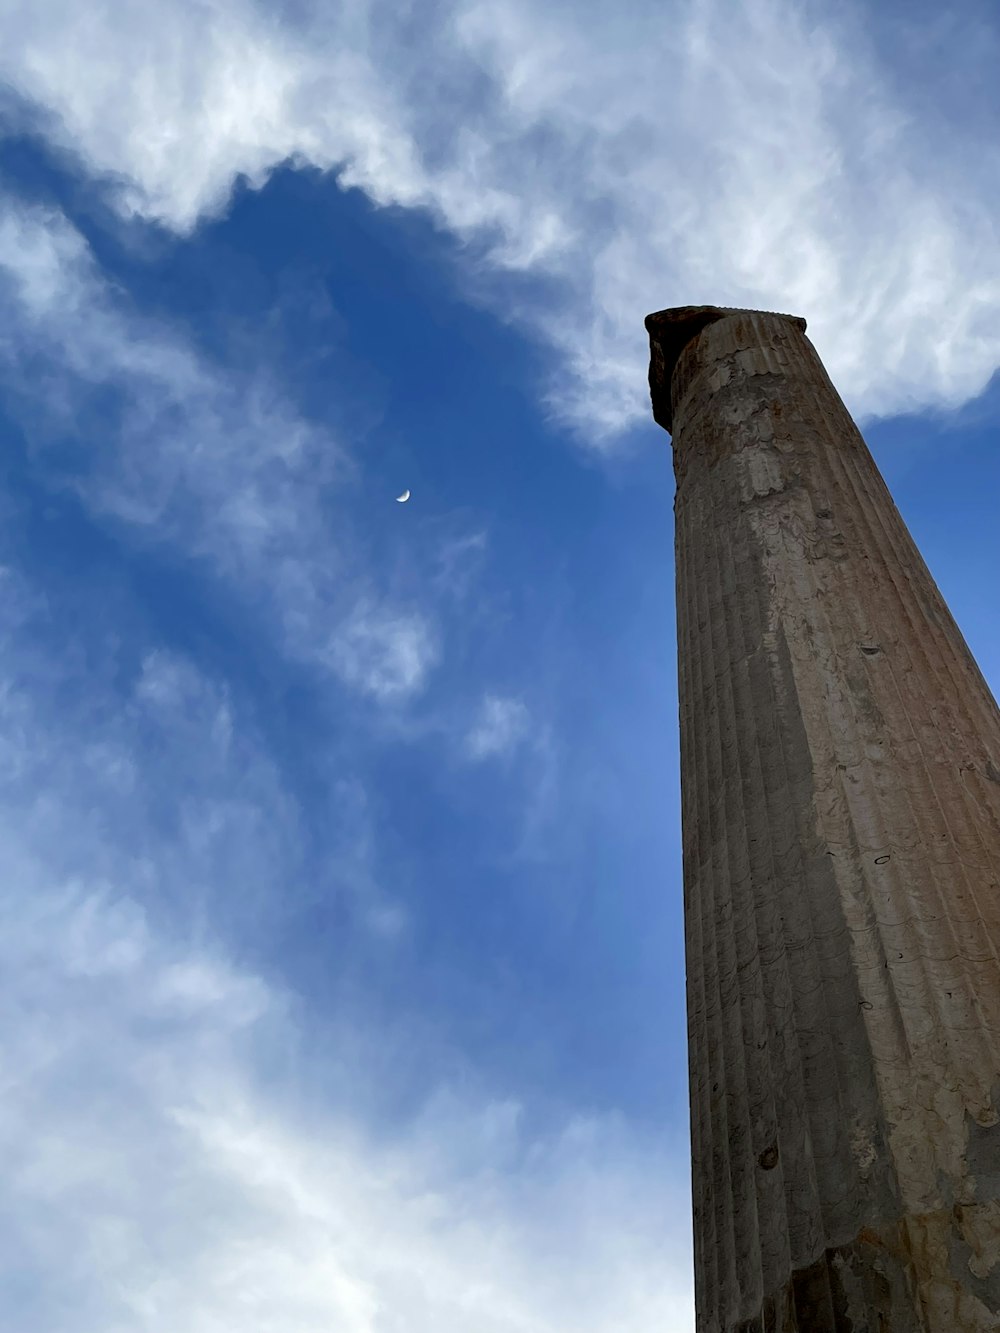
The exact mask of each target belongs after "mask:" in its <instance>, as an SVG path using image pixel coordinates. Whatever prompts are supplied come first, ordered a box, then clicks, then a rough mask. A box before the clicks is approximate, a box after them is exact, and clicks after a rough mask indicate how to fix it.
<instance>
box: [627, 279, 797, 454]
mask: <svg viewBox="0 0 1000 1333" xmlns="http://www.w3.org/2000/svg"><path fill="white" fill-rule="evenodd" d="M730 315H776V316H777V318H778V319H787V320H788V321H789V322H790V323H791V324H794V325H795V327H796V328H797V329H798V330H799V332H800V333H805V331H806V322H805V320H804V319H803V318H802V316H801V315H783V314H781V313H780V312H778V311H777V310H744V309H741V308H740V307H738V306H722V305H678V306H673V307H671V309H669V310H657V311H655V312H654V313H653V314H651V315H647V316H646V320H645V324H646V331H647V332H648V333H649V392H650V397H651V398H652V400H653V420H654V421H655V422H657V424H658V425H660V426H662V427H663V429H664V430H666V431H670V432H671V433H673V432H672V427H673V418H672V413H671V404H670V381H671V378H672V376H673V373H674V367H675V366H676V365H677V359H678V357H679V356H680V354H681V352H683V350H684V348H685V347H686V346H687V344H688V343H689V342H690V341H691V340H692V338H696V337H697V336H698V334H699V333H701V331H702V329H704V328H706V327H707V325H709V324H714V323H715V321H716V320H719V319H728V318H729V316H730Z"/></svg>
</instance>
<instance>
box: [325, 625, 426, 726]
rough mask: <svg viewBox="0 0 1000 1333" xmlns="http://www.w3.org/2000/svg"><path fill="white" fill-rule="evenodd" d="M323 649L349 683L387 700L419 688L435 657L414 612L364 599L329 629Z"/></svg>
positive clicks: (406, 696) (408, 693) (404, 695)
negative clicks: (331, 631)
mask: <svg viewBox="0 0 1000 1333" xmlns="http://www.w3.org/2000/svg"><path fill="white" fill-rule="evenodd" d="M328 651H329V656H330V660H331V662H332V664H333V666H334V668H335V670H336V671H337V672H338V674H339V675H340V676H341V677H342V678H343V679H344V680H345V681H346V682H347V683H348V684H349V685H353V686H355V687H356V688H358V689H360V690H363V691H364V692H365V693H366V694H369V695H371V696H372V697H373V698H375V699H378V700H380V701H382V702H386V703H393V702H396V701H400V700H404V699H407V698H409V697H410V695H412V694H414V693H415V692H417V691H418V690H420V689H421V688H422V687H423V684H424V681H425V680H426V678H427V674H428V672H429V671H430V669H431V667H432V666H433V665H434V663H435V662H436V661H437V657H438V646H437V642H436V641H435V639H434V637H433V635H432V634H431V631H430V629H429V627H428V625H427V622H426V620H425V619H424V617H423V616H422V615H421V614H420V613H419V612H416V611H399V610H392V609H390V608H389V607H386V606H373V605H372V604H371V603H369V602H368V601H366V600H364V599H362V600H361V601H360V602H359V603H358V604H357V605H356V606H355V608H354V610H353V611H352V612H351V614H350V616H349V617H348V618H347V619H346V620H345V621H344V623H343V625H341V627H340V628H339V629H338V631H337V632H336V634H334V636H333V638H332V639H331V641H330V645H329V649H328Z"/></svg>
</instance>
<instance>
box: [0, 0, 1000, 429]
mask: <svg viewBox="0 0 1000 1333" xmlns="http://www.w3.org/2000/svg"><path fill="white" fill-rule="evenodd" d="M7 8H8V13H7V16H6V26H5V37H6V40H5V43H4V51H3V54H2V57H0V59H2V61H3V63H4V67H5V73H6V77H7V79H8V80H9V82H10V83H11V85H12V86H13V87H15V88H16V89H18V90H19V91H20V92H21V93H22V94H23V96H25V97H26V98H28V99H31V100H33V101H34V102H35V103H37V104H38V105H39V106H41V107H43V108H45V110H46V111H47V113H48V114H49V116H50V120H49V122H48V127H49V132H50V133H51V134H52V135H53V136H54V137H55V138H57V139H58V140H60V141H61V142H63V143H64V144H66V145H68V146H70V147H71V148H73V149H75V150H76V151H78V152H80V153H81V154H82V155H83V157H84V158H85V159H86V160H87V161H88V162H89V163H90V165H91V167H92V168H93V169H94V170H97V171H99V172H104V173H112V174H113V175H114V177H115V178H116V179H117V180H119V181H120V183H121V184H120V193H119V198H120V201H121V207H122V208H123V209H125V210H126V211H134V212H139V213H142V214H143V215H145V216H147V217H152V218H156V219H158V220H160V221H162V222H164V223H165V224H166V225H168V226H171V227H174V228H176V229H179V230H182V231H183V230H185V229H188V228H190V227H192V226H193V225H195V223H196V222H197V219H198V218H199V217H200V216H201V215H202V214H204V213H205V212H210V211H213V210H218V209H219V208H221V207H223V206H224V203H225V200H226V198H227V196H228V193H229V191H230V189H231V188H232V184H233V182H234V180H235V179H236V177H237V175H239V174H241V173H243V174H245V175H246V176H247V177H248V178H249V179H250V180H251V181H253V182H256V183H260V182H261V181H262V180H263V179H264V178H265V177H266V174H267V171H268V169H269V168H271V167H273V166H274V165H275V164H276V163H278V162H280V161H282V160H286V159H293V160H297V161H303V162H306V161H307V162H311V163H314V164H316V165H319V166H320V167H324V168H332V167H338V168H342V175H341V180H342V181H343V182H344V183H345V184H349V185H356V186H358V187H359V188H361V189H364V190H365V191H366V192H367V193H368V194H369V195H370V197H371V198H372V199H373V200H375V201H376V202H378V203H382V204H389V203H394V204H400V205H403V206H406V207H425V208H429V209H431V210H432V211H433V213H434V214H435V215H436V217H437V218H438V219H439V221H440V222H441V223H442V225H444V226H445V227H448V228H450V229H451V230H453V231H454V232H455V233H456V234H457V235H459V236H460V237H462V238H464V239H472V238H477V237H478V238H480V242H481V243H480V242H477V249H476V253H482V252H483V251H482V247H483V245H485V247H486V249H485V256H486V271H487V272H489V271H493V272H494V273H498V272H503V271H506V270H509V269H518V270H523V271H530V272H532V273H535V274H537V275H538V276H540V277H543V278H545V279H547V280H553V281H548V283H547V286H546V287H545V292H546V296H545V298H544V300H543V299H542V298H541V297H537V298H529V296H528V294H527V289H525V288H523V287H519V288H518V294H517V295H515V294H513V293H512V291H511V290H510V289H509V287H507V286H506V285H501V286H500V287H498V288H497V289H496V291H495V292H494V293H493V295H489V294H488V289H487V294H485V295H484V292H483V291H482V290H481V289H477V290H478V294H479V296H483V297H484V299H489V300H491V301H493V302H494V304H495V308H496V309H497V310H498V311H499V312H500V313H501V314H502V315H503V316H504V317H512V318H519V319H521V320H523V321H525V322H526V323H527V324H528V325H529V326H530V327H532V328H534V329H536V330H538V331H540V332H542V333H543V334H544V335H545V336H546V337H547V338H548V339H549V340H550V341H551V343H552V344H553V345H554V346H555V347H556V348H557V349H558V350H559V352H560V353H561V357H562V362H563V367H564V370H563V372H562V373H561V374H560V375H559V376H557V377H556V379H555V380H554V382H553V386H552V390H551V402H552V404H553V407H554V409H555V410H556V411H557V412H559V413H560V414H562V415H564V416H566V417H567V418H568V419H571V420H573V421H575V422H576V423H577V424H578V425H580V426H581V428H582V429H583V430H584V431H585V432H587V433H589V435H590V436H591V438H592V439H593V440H594V441H595V442H600V440H601V438H603V437H607V436H608V434H609V433H610V434H612V435H613V434H614V432H615V431H618V430H620V429H621V428H623V427H625V426H627V425H628V424H630V423H631V422H633V421H636V420H639V419H646V418H647V416H648V413H647V403H646V390H645V382H644V373H645V361H646V350H645V340H644V333H643V330H642V318H643V316H644V315H645V314H646V313H647V312H648V310H649V309H650V308H655V307H656V306H659V305H668V304H682V303H685V302H688V301H694V302H697V301H702V300H706V301H716V302H720V303H723V304H732V305H737V304H750V305H757V306H763V307H765V308H769V309H788V310H791V311H792V312H793V313H801V314H804V315H805V316H806V317H807V318H808V319H809V321H810V329H811V332H812V334H813V335H814V338H815V341H816V342H817V345H818V346H819V348H820V351H821V353H822V355H823V356H824V359H825V360H826V362H827V364H828V367H829V368H830V370H831V373H832V375H833V377H834V379H835V381H836V382H837V384H838V386H839V387H840V388H841V390H842V392H844V394H845V396H846V397H847V399H848V401H849V404H850V406H851V407H852V409H853V410H854V411H855V412H857V413H859V414H861V415H865V414H868V413H873V412H874V413H885V412H893V411H899V410H903V409H908V408H916V407H918V406H925V405H931V404H943V405H952V404H957V403H960V402H962V401H963V400H965V399H968V398H969V397H970V396H973V395H975V394H976V393H978V392H979V391H980V390H981V389H982V388H983V387H984V385H985V383H986V382H987V380H988V378H989V377H990V375H991V374H992V372H993V371H994V369H995V368H996V366H997V364H998V361H1000V337H998V335H997V333H996V328H997V323H998V321H997V314H998V310H1000V259H998V254H1000V247H998V246H997V224H996V221H995V219H996V216H997V210H996V204H997V196H996V186H995V173H993V172H991V170H990V163H991V162H995V160H996V153H995V149H992V148H991V147H990V137H989V133H987V132H984V133H983V134H982V135H981V136H980V137H977V131H976V129H975V127H974V126H972V125H966V126H965V127H964V128H962V127H956V126H954V125H952V124H951V123H950V122H949V123H948V124H947V126H946V128H947V130H948V134H947V137H946V136H945V134H944V132H943V129H944V128H945V121H944V119H943V113H939V112H938V111H937V110H936V109H935V104H934V99H933V98H931V99H927V98H925V97H924V89H925V80H924V73H925V72H921V70H920V69H919V68H918V66H917V64H916V63H915V64H914V65H913V69H912V78H911V79H910V81H908V79H907V73H908V69H907V67H903V66H900V65H897V66H889V65H886V64H885V60H886V58H887V57H886V55H885V54H884V53H883V52H881V51H880V50H879V48H878V46H877V44H876V43H874V42H873V40H872V38H871V36H870V35H869V33H868V32H867V31H866V30H865V26H864V24H863V23H862V21H861V20H860V18H859V15H860V13H861V11H849V10H838V12H837V15H836V16H832V15H831V14H830V12H829V11H822V12H821V11H819V10H818V9H816V8H815V7H813V6H810V5H808V4H805V3H795V2H794V0H753V2H752V3H750V4H747V5H743V6H741V7H739V9H738V10H735V11H734V10H733V8H732V6H730V5H726V4H723V3H721V2H720V0H697V3H695V4H694V5H693V6H691V5H686V6H683V7H681V6H674V7H673V8H667V9H664V7H663V6H662V5H660V4H654V3H639V4H637V5H633V6H632V7H630V10H629V13H628V15H627V16H623V15H622V13H621V9H620V6H618V5H612V4H610V3H608V2H606V0H591V2H590V3H589V4H588V5H587V6H586V7H585V9H584V10H582V11H581V9H580V6H579V5H572V6H569V5H567V4H555V5H550V6H548V7H547V8H546V10H545V11H544V12H540V11H539V10H538V7H537V6H532V5H527V4H525V3H524V0H499V2H498V3H491V4H489V5H485V4H479V3H476V0H465V2H464V3H462V2H459V0H456V3H453V4H451V5H443V6H439V7H436V8H433V9H425V10H424V12H423V17H422V22H421V25H420V27H419V29H418V28H416V27H415V26H414V25H413V24H412V23H411V22H410V21H409V19H408V17H407V15H406V13H405V12H404V13H402V14H401V13H399V11H398V10H397V9H396V8H395V7H391V6H388V5H385V4H382V3H379V0H370V3H364V2H363V0H360V2H359V3H357V4H353V5H350V6H347V7H339V8H337V9H336V10H330V9H329V8H327V9H324V10H322V11H320V10H314V9H311V8H309V7H304V8H300V9H298V10H296V11H295V13H294V15H289V16H287V17H286V18H285V19H284V20H283V21H282V22H281V23H280V24H279V23H277V22H275V21H273V20H272V19H271V18H269V17H267V16H265V13H264V11H263V10H262V9H258V8H256V7H254V6H252V5H250V4H247V3H245V2H244V0H229V2H228V3H224V2H223V0H218V2H217V3H214V4H212V5H205V4H195V3H193V0H174V3H171V4H166V5H161V6H157V7H155V8H153V9H150V7H148V6H144V5H138V4H121V3H116V4H110V3H107V2H105V3H103V4H101V3H97V4H95V5H91V6H88V7H87V11H86V14H84V13H83V12H82V11H80V10H79V9H78V8H76V7H73V6H71V5H68V4H67V3H66V2H65V0H46V3H42V4H39V3H37V0H32V3H30V4H29V3H28V0H21V3H13V4H9V5H8V7H7ZM921 22H922V16H921V15H920V14H919V13H917V12H915V13H914V15H913V16H912V18H911V19H910V20H909V24H910V26H909V27H907V23H906V22H897V24H896V28H897V29H899V32H897V34H896V36H897V38H899V37H900V34H902V36H903V37H905V36H906V35H907V33H908V34H909V36H910V38H911V40H910V41H909V43H907V42H906V41H904V40H895V41H894V44H893V45H892V46H891V47H889V48H888V49H889V50H890V51H892V52H896V53H897V55H898V56H899V58H900V59H901V58H902V56H901V55H900V54H899V53H902V52H905V51H907V50H909V49H910V48H911V47H913V45H914V44H913V41H912V38H913V29H914V25H919V24H920V23H921ZM980 30H981V31H980ZM977 34H978V35H977ZM987 39H988V40H987ZM942 40H944V41H945V42H946V45H947V52H948V56H949V63H950V64H954V63H955V62H958V63H959V64H961V63H963V62H964V63H965V64H966V65H967V67H968V71H969V78H968V80H967V82H969V83H973V82H974V81H975V78H976V77H977V76H978V77H979V79H980V84H981V86H982V88H983V89H984V90H985V89H986V88H987V86H988V73H987V66H988V63H989V62H988V61H985V60H984V61H983V62H982V63H981V64H979V63H977V52H980V51H986V50H988V49H989V48H990V46H991V43H992V46H993V48H994V49H995V46H996V29H995V27H993V26H991V25H990V23H989V22H988V21H987V20H986V19H985V18H981V19H979V20H977V23H976V24H972V23H970V24H969V25H966V26H961V25H960V26H958V27H957V28H954V27H953V29H952V30H949V31H948V32H946V33H944V34H943V35H942ZM908 58H910V59H914V60H915V57H913V56H911V57H908ZM983 100H984V104H985V99H983ZM980 138H981V141H980ZM470 276H471V272H470Z"/></svg>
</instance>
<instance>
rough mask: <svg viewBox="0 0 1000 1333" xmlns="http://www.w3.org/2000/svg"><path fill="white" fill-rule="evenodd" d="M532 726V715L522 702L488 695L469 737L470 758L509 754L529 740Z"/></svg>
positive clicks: (466, 745) (466, 740)
mask: <svg viewBox="0 0 1000 1333" xmlns="http://www.w3.org/2000/svg"><path fill="white" fill-rule="evenodd" d="M529 727H530V715H529V713H528V709H527V707H526V705H525V704H524V703H523V702H522V700H520V699H511V698H504V697H503V696H501V695H497V694H487V695H486V696H485V698H484V699H483V701H482V703H481V705H480V708H479V715H478V717H477V718H476V721H475V722H474V724H473V726H472V727H471V728H470V730H469V732H468V734H467V735H466V738H465V748H466V752H467V753H468V755H469V757H470V758H471V759H490V758H497V757H502V756H503V755H508V754H510V753H511V752H512V751H513V750H515V749H516V748H517V747H518V746H519V745H520V744H521V743H522V742H523V741H524V740H525V739H526V738H527V736H528V732H529Z"/></svg>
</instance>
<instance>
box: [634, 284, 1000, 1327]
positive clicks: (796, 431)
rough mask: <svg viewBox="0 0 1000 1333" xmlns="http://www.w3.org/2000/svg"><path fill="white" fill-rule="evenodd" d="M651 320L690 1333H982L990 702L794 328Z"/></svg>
mask: <svg viewBox="0 0 1000 1333" xmlns="http://www.w3.org/2000/svg"><path fill="white" fill-rule="evenodd" d="M647 327H648V328H649V331H650V336H651V343H652V351H653V361H652V367H651V384H652V388H653V398H654V411H655V414H656V416H657V419H658V420H659V421H661V423H662V424H664V425H665V426H666V427H667V429H669V430H671V432H672V436H673V446H674V460H675V470H676V476H677V499H676V518H677V589H678V598H677V604H678V632H679V671H680V700H681V746H682V761H681V762H682V800H683V825H684V909H685V924H686V939H687V989H688V1027H689V1049H690V1088H691V1132H692V1152H693V1188H694V1226H695V1270H696V1274H695V1275H696V1305H697V1311H698V1329H699V1333H731V1331H732V1330H737V1329H738V1330H741V1331H742V1330H746V1331H747V1333H749V1331H750V1330H753V1331H754V1333H763V1330H781V1331H782V1333H785V1331H792V1330H797V1331H800V1333H834V1330H836V1331H837V1333H972V1331H973V1330H975V1333H997V1331H998V1330H1000V1124H998V1121H1000V961H998V945H1000V713H998V710H997V707H996V704H995V703H994V700H993V698H992V696H991V694H990V692H989V689H988V688H987V686H986V684H985V682H984V680H983V678H982V675H981V674H980V672H979V670H978V668H977V666H976V663H975V661H974V660H973V658H972V656H971V654H970V652H969V650H968V648H967V646H966V644H965V642H964V640H963V638H962V636H961V634H960V632H959V630H958V628H957V626H956V625H955V622H954V621H953V619H952V617H951V615H950V614H949V611H948V608H947V606H946V605H945V603H944V601H943V599H942V597H941V594H940V593H939V591H938V589H937V587H936V586H935V584H934V582H933V580H932V578H931V576H930V574H929V573H928V571H927V568H926V566H925V565H924V563H923V561H922V559H921V557H920V555H919V553H918V551H917V549H916V547H915V545H914V543H913V540H912V538H911V537H910V535H909V533H908V531H907V529H906V527H905V525H904V523H903V521H902V519H901V518H900V516H899V513H898V511H897V510H896V508H895V506H894V504H893V502H892V499H891V498H890V496H889V493H888V491H887V489H886V487H885V484H884V482H883V481H882V478H881V477H880V475H879V473H878V470H877V468H876V466H875V463H874V461H873V459H872V457H871V454H870V453H869V451H868V449H867V447H866V446H865V443H864V441H863V440H862V438H861V436H860V434H859V433H858V430H857V428H856V427H855V425H854V423H853V421H852V420H851V418H850V416H849V414H848V412H847V411H846V409H845V407H844V405H843V403H842V402H841V400H840V398H839V397H838V395H837V393H836V390H835V389H834V388H833V385H832V384H831V383H830V380H829V378H828V376H827V375H826V372H825V370H824V369H823V366H822V364H821V362H820V360H819V358H818V356H817V355H816V352H815V350H814V348H813V346H812V344H811V343H810V341H809V339H808V338H807V337H806V336H805V323H804V321H803V320H800V319H793V318H791V317H788V316H782V315H775V314H766V313H761V312H753V311H730V310H721V309H718V308H716V307H695V308H685V309H683V310H678V311H664V312H661V313H660V314H658V315H653V316H650V318H649V320H647Z"/></svg>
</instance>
